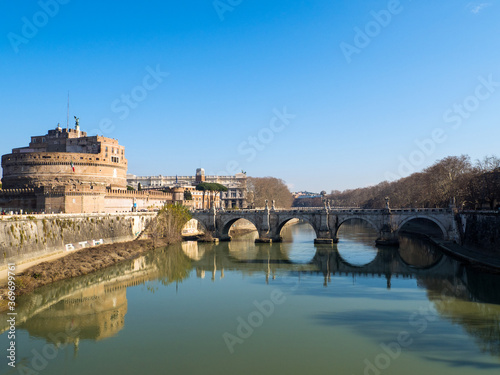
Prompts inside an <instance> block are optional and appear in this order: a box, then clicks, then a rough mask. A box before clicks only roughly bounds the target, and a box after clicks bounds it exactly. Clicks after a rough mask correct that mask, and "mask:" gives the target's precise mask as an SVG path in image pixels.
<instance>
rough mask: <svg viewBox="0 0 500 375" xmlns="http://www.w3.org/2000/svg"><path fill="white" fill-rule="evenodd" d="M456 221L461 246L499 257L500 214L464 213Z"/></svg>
mask: <svg viewBox="0 0 500 375" xmlns="http://www.w3.org/2000/svg"><path fill="white" fill-rule="evenodd" d="M457 219H458V222H459V225H460V232H461V233H460V235H461V237H462V244H463V245H465V246H471V247H476V248H480V249H483V250H484V251H485V252H487V253H490V254H497V255H500V212H495V211H480V212H478V211H469V212H467V211H466V212H463V213H461V214H459V215H458V218H457Z"/></svg>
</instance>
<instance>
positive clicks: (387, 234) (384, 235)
mask: <svg viewBox="0 0 500 375" xmlns="http://www.w3.org/2000/svg"><path fill="white" fill-rule="evenodd" d="M375 244H377V245H380V246H399V238H398V234H397V232H395V231H393V230H392V229H391V228H390V226H389V225H388V224H385V225H384V226H383V227H382V230H381V231H380V235H379V238H377V239H376V240H375Z"/></svg>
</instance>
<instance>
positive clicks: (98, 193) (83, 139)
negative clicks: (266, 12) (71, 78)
mask: <svg viewBox="0 0 500 375" xmlns="http://www.w3.org/2000/svg"><path fill="white" fill-rule="evenodd" d="M75 120H76V121H75V128H74V129H62V128H61V127H60V126H59V125H58V126H57V128H56V129H55V130H49V131H48V133H47V134H46V135H43V136H34V137H31V142H30V144H29V146H28V147H21V148H14V149H13V150H12V153H11V154H7V155H3V156H2V169H3V178H2V190H0V211H1V210H3V211H14V212H18V211H21V210H22V211H23V212H45V213H92V212H96V213H97V212H110V213H111V212H126V211H134V210H138V209H151V208H154V207H161V206H163V205H164V204H165V203H169V202H172V194H171V193H163V192H158V191H153V192H146V191H142V192H139V191H128V190H127V178H126V176H127V159H126V158H125V147H123V146H121V145H120V144H119V143H118V141H117V140H116V139H112V138H107V137H102V136H87V133H86V132H83V131H81V130H80V125H79V119H78V118H76V117H75Z"/></svg>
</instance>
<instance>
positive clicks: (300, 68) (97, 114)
mask: <svg viewBox="0 0 500 375" xmlns="http://www.w3.org/2000/svg"><path fill="white" fill-rule="evenodd" d="M20 3H21V2H18V1H10V0H9V1H2V2H1V3H0V18H1V22H0V87H1V89H0V103H1V104H0V109H1V111H0V124H1V125H0V126H1V128H0V129H1V133H0V153H1V154H6V153H9V152H10V149H11V148H13V147H20V146H25V145H27V144H28V142H29V137H30V136H31V135H42V134H45V133H46V131H47V130H48V129H52V128H55V127H56V125H57V123H58V122H59V123H61V124H62V125H63V126H65V125H66V106H67V95H68V91H69V92H70V103H71V104H70V118H71V119H72V118H73V116H74V115H76V116H78V117H80V125H81V127H82V130H86V131H88V132H90V133H92V134H96V133H99V134H102V135H105V136H109V137H112V138H117V139H119V141H120V143H121V144H123V145H124V146H125V147H126V154H127V155H126V156H127V158H128V160H129V173H133V174H137V175H157V174H162V175H176V174H177V175H185V174H193V173H194V171H195V169H196V168H197V167H204V168H205V170H206V171H207V173H210V174H232V173H234V172H239V171H241V170H244V171H246V172H247V173H248V175H251V176H275V177H279V178H282V179H284V180H285V181H286V182H287V183H288V184H289V185H290V188H291V189H292V190H296V191H298V190H312V191H320V190H327V191H330V190H333V189H339V190H343V189H347V188H355V187H362V186H368V185H372V184H376V183H379V182H381V181H383V180H386V179H389V180H391V179H394V178H397V177H399V176H404V175H406V174H408V173H410V172H412V171H417V170H421V169H423V168H425V167H426V166H429V165H431V164H432V163H433V162H435V161H436V160H438V159H441V158H443V157H446V156H449V155H460V154H469V155H470V156H471V157H472V159H477V158H482V157H483V156H485V155H487V154H496V155H499V154H500V153H499V152H498V150H499V135H500V130H499V125H500V112H499V103H500V37H499V35H500V26H499V23H498V20H499V19H500V2H499V1H498V0H492V1H478V2H471V1H461V0H453V1H451V0H444V1H439V2H431V1H416V0H413V1H410V0H401V1H397V0H391V1H348V0H345V1H344V0H342V1H340V0H339V1H333V0H328V1H327V0H318V1H298V0H290V1H286V2H285V1H280V2H269V1H263V0H262V1H261V0H243V1H239V0H220V1H219V0H217V1H212V0H204V1H202V0H191V1H140V2H139V1H120V2H115V1H113V2H112V1H107V2H102V1H99V2H98V1H83V0H59V1H57V0H42V1H40V2H36V1H30V2H22V4H20ZM73 123H74V122H73V121H72V120H70V126H72V125H73ZM419 145H420V146H419Z"/></svg>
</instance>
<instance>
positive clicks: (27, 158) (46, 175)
mask: <svg viewBox="0 0 500 375" xmlns="http://www.w3.org/2000/svg"><path fill="white" fill-rule="evenodd" d="M71 163H73V165H74V167H75V172H73V169H72V167H71ZM2 167H3V178H2V183H3V188H4V189H16V188H24V187H38V186H68V185H79V184H81V183H83V184H90V183H92V184H100V185H104V186H112V185H113V186H119V187H122V188H125V187H126V185H127V177H126V176H127V161H126V159H120V161H119V162H117V163H115V162H112V161H111V158H103V157H102V156H101V155H100V154H97V155H93V154H78V153H65V152H32V153H24V154H8V155H4V156H2Z"/></svg>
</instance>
